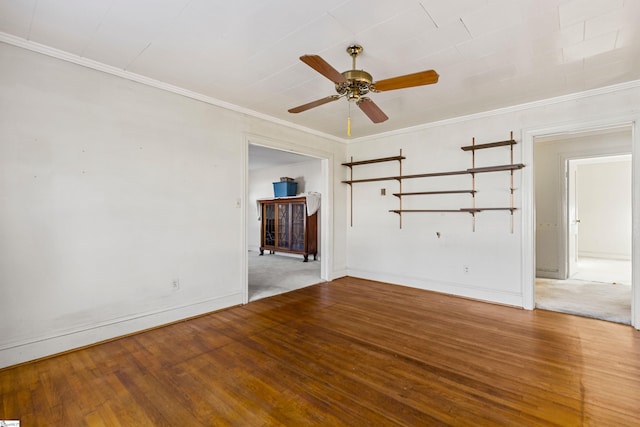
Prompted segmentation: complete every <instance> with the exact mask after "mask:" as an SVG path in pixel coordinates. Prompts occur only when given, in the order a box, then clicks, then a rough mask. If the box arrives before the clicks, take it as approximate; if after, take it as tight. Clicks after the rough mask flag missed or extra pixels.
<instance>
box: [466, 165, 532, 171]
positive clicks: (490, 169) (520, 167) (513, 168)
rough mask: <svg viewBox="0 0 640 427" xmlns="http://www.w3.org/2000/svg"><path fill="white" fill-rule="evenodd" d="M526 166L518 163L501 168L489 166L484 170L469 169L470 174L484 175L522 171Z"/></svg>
mask: <svg viewBox="0 0 640 427" xmlns="http://www.w3.org/2000/svg"><path fill="white" fill-rule="evenodd" d="M523 167H524V164H522V163H516V164H510V165H500V166H487V167H482V168H470V169H467V172H469V173H484V172H500V171H512V170H517V169H522V168H523Z"/></svg>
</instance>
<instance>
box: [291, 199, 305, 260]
mask: <svg viewBox="0 0 640 427" xmlns="http://www.w3.org/2000/svg"><path fill="white" fill-rule="evenodd" d="M304 221H305V208H304V203H292V204H291V250H293V251H304V226H305V222H304Z"/></svg>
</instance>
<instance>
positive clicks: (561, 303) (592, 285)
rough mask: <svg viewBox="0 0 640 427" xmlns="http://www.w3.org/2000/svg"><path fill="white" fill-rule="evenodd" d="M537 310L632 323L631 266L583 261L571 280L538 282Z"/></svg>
mask: <svg viewBox="0 0 640 427" xmlns="http://www.w3.org/2000/svg"><path fill="white" fill-rule="evenodd" d="M535 291H536V292H535V299H536V308H540V309H544V310H551V311H559V312H562V313H569V314H575V315H578V316H585V317H593V318H596V319H602V320H608V321H611V322H617V323H624V324H627V325H628V324H631V263H630V262H629V261H617V260H603V259H597V258H581V259H580V260H579V262H578V271H577V273H576V274H575V275H573V276H572V277H571V278H570V279H568V280H554V279H541V278H537V279H536V289H535Z"/></svg>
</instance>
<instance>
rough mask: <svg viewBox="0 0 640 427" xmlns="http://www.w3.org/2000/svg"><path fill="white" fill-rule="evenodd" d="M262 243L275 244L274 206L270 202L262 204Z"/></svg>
mask: <svg viewBox="0 0 640 427" xmlns="http://www.w3.org/2000/svg"><path fill="white" fill-rule="evenodd" d="M263 215H264V219H263V221H264V244H265V245H266V246H273V245H275V244H276V207H275V205H272V204H265V205H264V214H263Z"/></svg>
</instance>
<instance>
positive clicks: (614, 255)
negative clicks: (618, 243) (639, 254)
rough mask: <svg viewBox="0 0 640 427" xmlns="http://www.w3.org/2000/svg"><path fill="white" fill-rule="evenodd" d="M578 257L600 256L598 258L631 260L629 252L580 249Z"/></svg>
mask: <svg viewBox="0 0 640 427" xmlns="http://www.w3.org/2000/svg"><path fill="white" fill-rule="evenodd" d="M578 258H600V259H613V260H620V261H631V255H630V254H621V253H609V252H590V251H580V252H578Z"/></svg>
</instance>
